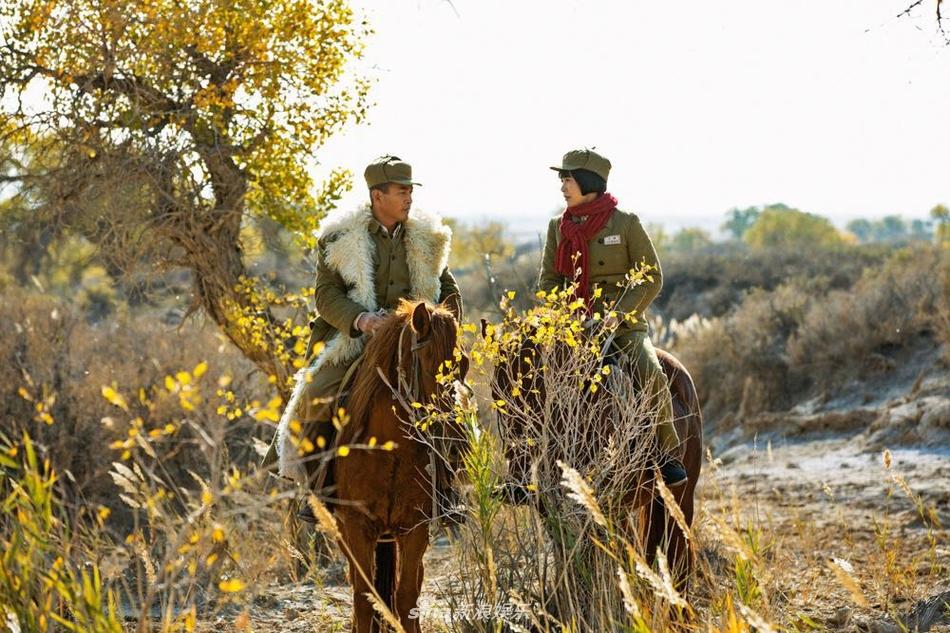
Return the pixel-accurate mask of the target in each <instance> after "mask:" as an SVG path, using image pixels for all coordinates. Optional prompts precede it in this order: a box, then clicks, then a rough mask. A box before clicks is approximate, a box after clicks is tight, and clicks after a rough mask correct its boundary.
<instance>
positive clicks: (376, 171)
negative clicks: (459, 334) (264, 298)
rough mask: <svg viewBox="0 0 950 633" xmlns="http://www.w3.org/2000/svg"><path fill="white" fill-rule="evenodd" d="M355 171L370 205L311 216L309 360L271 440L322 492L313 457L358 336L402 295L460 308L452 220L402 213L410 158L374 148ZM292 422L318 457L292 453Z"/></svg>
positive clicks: (327, 429)
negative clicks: (313, 261) (315, 224)
mask: <svg viewBox="0 0 950 633" xmlns="http://www.w3.org/2000/svg"><path fill="white" fill-rule="evenodd" d="M364 176H365V178H366V185H367V187H368V188H369V196H370V204H369V206H368V207H363V208H360V209H357V210H354V211H347V212H343V213H339V214H331V215H330V216H327V218H325V219H324V220H323V222H322V223H321V225H320V230H319V234H318V236H317V237H318V248H317V256H318V260H317V279H316V287H315V290H314V302H315V304H316V311H317V314H316V315H315V317H314V318H313V319H312V320H311V321H310V340H309V344H308V346H307V358H308V359H311V363H310V365H309V367H307V368H306V369H304V370H302V371H301V373H300V374H299V375H298V378H297V387H296V388H295V391H294V395H293V397H292V398H291V400H290V402H289V403H288V406H287V408H286V410H285V412H284V416H283V418H282V419H281V423H280V427H279V429H278V439H277V442H276V444H277V452H278V454H279V457H280V472H281V474H282V475H284V476H288V477H291V478H293V479H296V480H297V481H299V482H307V483H308V484H309V485H310V486H311V487H312V488H313V489H314V490H315V491H316V492H317V493H319V494H322V495H323V496H331V497H332V493H333V489H334V484H335V482H334V481H333V470H334V469H333V468H329V467H328V462H329V460H328V459H321V458H319V457H317V456H319V455H320V454H323V455H332V450H333V447H334V440H335V438H336V432H337V425H338V424H339V422H340V421H339V420H336V424H335V421H334V415H335V412H336V411H337V408H338V406H339V402H340V396H344V395H345V391H346V384H345V382H346V381H347V380H348V379H349V377H350V376H351V375H352V374H353V373H354V371H353V370H354V369H355V366H356V365H357V364H358V363H359V360H360V358H361V355H362V352H363V347H364V343H365V341H366V339H367V337H369V336H372V335H373V332H374V331H375V330H376V329H377V328H378V327H379V326H380V324H381V323H382V322H383V320H384V312H385V311H388V310H392V309H393V308H395V307H396V306H397V304H398V303H399V301H400V300H401V299H409V298H414V299H424V300H426V301H430V302H432V303H439V302H442V301H445V302H446V303H448V304H449V305H450V306H452V310H453V312H454V313H455V316H456V318H457V319H461V310H462V303H461V297H460V293H459V287H458V284H457V283H456V281H455V278H454V277H453V276H452V273H451V272H450V271H449V269H448V259H449V251H450V248H451V238H452V232H451V229H450V228H449V227H448V226H446V225H445V224H444V223H443V222H442V220H441V219H440V218H438V217H436V216H432V215H428V214H425V213H422V212H419V211H415V212H413V213H412V216H411V217H410V208H411V206H412V193H413V187H414V186H417V185H419V183H417V182H414V181H413V180H412V167H411V166H410V165H409V163H406V162H405V161H403V160H401V159H400V158H399V157H398V156H382V157H380V158H378V159H377V160H375V161H373V162H372V163H370V165H369V166H367V167H366V170H365V172H364ZM446 299H448V301H446ZM318 344H322V345H318ZM321 348H322V349H321ZM315 352H317V353H316V354H315V357H313V358H312V357H311V355H313V354H314V353H315ZM294 421H296V422H297V423H299V425H300V428H301V429H302V435H303V437H304V438H306V440H308V441H309V445H310V446H313V447H314V449H315V451H314V452H315V453H316V455H317V456H313V455H311V456H307V455H302V454H301V451H300V450H299V447H300V446H301V438H299V437H295V436H294V433H293V431H292V429H293V427H294V426H295V425H294V424H293V422H294ZM304 444H307V443H304ZM328 451H330V452H328ZM441 485H442V486H443V488H444V487H445V486H447V485H448V484H447V483H446V482H442V483H441ZM450 492H451V491H450V490H445V489H443V490H440V491H439V493H440V494H437V497H438V499H439V500H445V499H447V498H450V495H449V494H448V493H450ZM452 498H454V496H452ZM331 507H332V506H331ZM444 510H445V512H446V513H451V510H452V509H451V508H444ZM298 516H300V518H301V519H303V520H308V521H312V520H313V515H312V512H311V510H310V508H309V505H308V504H303V505H302V507H301V510H300V512H299V515H298Z"/></svg>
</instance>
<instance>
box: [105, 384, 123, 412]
mask: <svg viewBox="0 0 950 633" xmlns="http://www.w3.org/2000/svg"><path fill="white" fill-rule="evenodd" d="M102 397H103V398H105V399H106V400H108V401H109V402H110V403H112V404H114V405H115V406H117V407H119V408H120V409H122V410H123V411H128V410H129V405H128V404H127V403H126V402H125V398H124V397H122V394H121V393H119V392H117V391H116V390H115V389H113V388H112V387H106V386H103V387H102Z"/></svg>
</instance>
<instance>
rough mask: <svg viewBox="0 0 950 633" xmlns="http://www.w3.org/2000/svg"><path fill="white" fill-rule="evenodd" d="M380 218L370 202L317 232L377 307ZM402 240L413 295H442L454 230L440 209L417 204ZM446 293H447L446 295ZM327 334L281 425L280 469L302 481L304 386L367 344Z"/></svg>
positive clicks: (356, 292)
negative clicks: (296, 430) (298, 439)
mask: <svg viewBox="0 0 950 633" xmlns="http://www.w3.org/2000/svg"><path fill="white" fill-rule="evenodd" d="M373 222H375V220H374V219H373V215H372V211H371V210H370V209H369V207H362V208H359V209H356V210H347V211H345V212H337V213H332V214H330V215H328V216H327V217H326V218H325V219H324V220H323V222H321V223H320V228H319V229H318V231H316V232H315V235H316V237H317V238H318V240H320V248H321V249H322V252H323V258H324V261H325V263H326V265H327V266H328V267H329V268H331V269H333V270H334V271H336V272H338V273H339V275H340V277H341V278H342V279H343V282H344V283H345V284H346V288H348V290H347V291H346V295H347V296H348V297H349V298H350V299H352V300H353V301H355V302H356V303H357V304H359V305H360V306H362V307H363V308H365V309H366V310H367V311H369V312H372V311H374V310H376V309H377V308H379V306H378V305H377V300H376V268H375V266H374V263H373V262H374V257H373V255H374V249H375V245H374V243H373V239H372V236H371V235H370V227H371V226H372V223H373ZM402 231H403V234H402V238H401V239H402V240H403V244H404V245H405V250H406V264H407V265H408V268H409V282H410V283H409V286H410V293H409V295H408V297H407V298H414V299H425V300H427V301H430V302H432V303H436V302H438V301H439V299H440V296H439V295H440V292H441V282H440V277H441V274H442V272H443V271H444V270H445V269H446V266H447V265H448V261H449V251H450V249H451V242H452V230H451V228H449V227H448V226H447V225H445V224H444V223H443V222H442V219H441V218H439V217H438V216H436V215H430V214H427V213H425V212H422V211H416V210H413V212H412V214H411V216H410V217H409V219H408V220H407V221H406V222H404V223H403V228H402ZM442 298H443V299H444V297H442ZM323 340H324V341H325V342H326V346H325V347H324V349H323V351H322V352H321V353H320V354H318V355H317V357H316V358H315V359H314V360H313V362H312V363H311V364H310V366H309V367H305V368H303V369H301V370H300V371H298V372H297V376H296V382H295V386H294V391H293V393H292V395H291V398H290V401H289V402H288V403H287V407H286V408H285V409H284V413H283V415H282V416H281V420H280V424H279V425H278V427H277V454H278V456H279V468H280V474H281V475H283V476H285V477H290V478H292V479H296V480H298V481H303V480H305V473H304V470H303V467H302V465H301V464H300V460H299V459H298V455H297V447H296V446H295V445H294V442H293V440H292V438H291V437H290V422H291V421H292V420H293V419H294V415H295V411H296V409H297V406H298V404H299V401H300V397H301V394H302V392H303V390H304V387H305V386H306V385H307V384H308V383H309V382H310V381H311V379H312V376H313V375H315V374H316V373H317V372H319V371H320V368H321V367H324V366H326V365H348V364H350V363H352V362H353V361H354V360H356V359H357V358H359V356H360V354H361V353H362V352H363V346H364V344H365V337H364V336H357V337H350V336H348V334H347V333H346V332H337V331H336V330H335V329H333V328H329V330H328V333H327V335H326V336H325V337H323Z"/></svg>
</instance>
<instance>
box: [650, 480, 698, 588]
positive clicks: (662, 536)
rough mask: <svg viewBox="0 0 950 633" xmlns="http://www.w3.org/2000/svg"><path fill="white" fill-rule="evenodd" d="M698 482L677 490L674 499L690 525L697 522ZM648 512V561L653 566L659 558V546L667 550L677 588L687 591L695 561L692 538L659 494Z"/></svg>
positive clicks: (689, 483)
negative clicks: (671, 513)
mask: <svg viewBox="0 0 950 633" xmlns="http://www.w3.org/2000/svg"><path fill="white" fill-rule="evenodd" d="M694 488H695V484H694V483H693V482H692V481H690V482H687V484H686V485H685V486H683V487H681V488H680V489H679V490H678V491H677V490H673V491H672V492H673V495H674V498H675V499H676V502H677V503H678V504H679V506H680V510H682V511H683V517H684V518H685V519H686V525H687V527H691V526H692V524H693V489H694ZM644 512H645V513H646V526H645V527H646V529H645V532H646V543H645V547H644V555H645V557H646V560H647V563H649V564H650V565H652V564H653V563H654V561H655V560H656V552H657V549H658V548H659V549H661V550H664V551H665V555H666V559H667V562H668V564H669V567H670V573H671V575H672V576H673V582H674V583H675V584H676V586H677V589H680V590H685V588H686V585H687V582H688V580H689V573H690V570H691V567H692V565H691V563H692V548H691V547H690V543H689V540H688V539H687V538H686V535H685V534H684V533H683V531H682V530H681V529H680V527H679V525H678V524H677V523H676V521H675V520H674V519H673V517H672V516H670V513H669V512H668V511H667V509H666V504H665V503H664V502H663V499H662V498H661V497H660V496H659V495H657V496H656V497H654V498H653V501H652V502H651V503H649V504H647V506H646V508H645V509H644Z"/></svg>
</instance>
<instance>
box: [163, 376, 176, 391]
mask: <svg viewBox="0 0 950 633" xmlns="http://www.w3.org/2000/svg"><path fill="white" fill-rule="evenodd" d="M176 386H177V385H175V379H174V378H172V377H171V376H165V389H168V390H169V391H174V390H175V387H176Z"/></svg>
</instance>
